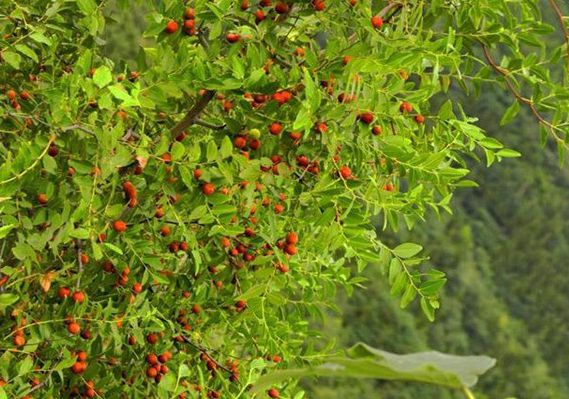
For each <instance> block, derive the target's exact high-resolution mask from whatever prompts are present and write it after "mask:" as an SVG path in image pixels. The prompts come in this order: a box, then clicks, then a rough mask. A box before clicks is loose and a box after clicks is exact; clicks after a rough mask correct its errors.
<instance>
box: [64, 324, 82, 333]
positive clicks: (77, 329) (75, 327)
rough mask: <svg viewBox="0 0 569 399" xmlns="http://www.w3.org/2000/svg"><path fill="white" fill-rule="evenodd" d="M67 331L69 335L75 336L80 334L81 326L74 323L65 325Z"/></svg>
mask: <svg viewBox="0 0 569 399" xmlns="http://www.w3.org/2000/svg"><path fill="white" fill-rule="evenodd" d="M67 331H69V333H70V334H73V335H77V334H79V333H80V332H81V326H80V325H79V324H77V323H75V322H73V323H69V324H68V325H67Z"/></svg>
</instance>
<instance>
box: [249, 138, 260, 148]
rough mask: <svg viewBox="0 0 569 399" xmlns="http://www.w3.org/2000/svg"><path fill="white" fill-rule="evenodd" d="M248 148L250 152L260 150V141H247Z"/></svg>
mask: <svg viewBox="0 0 569 399" xmlns="http://www.w3.org/2000/svg"><path fill="white" fill-rule="evenodd" d="M249 148H251V149H252V150H258V149H259V148H261V141H260V140H258V139H251V140H249Z"/></svg>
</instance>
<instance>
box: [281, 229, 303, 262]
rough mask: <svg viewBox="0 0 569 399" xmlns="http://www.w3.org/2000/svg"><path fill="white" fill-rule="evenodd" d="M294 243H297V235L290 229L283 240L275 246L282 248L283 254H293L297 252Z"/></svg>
mask: <svg viewBox="0 0 569 399" xmlns="http://www.w3.org/2000/svg"><path fill="white" fill-rule="evenodd" d="M296 244H298V235H297V234H296V233H295V232H292V231H291V232H289V233H288V234H287V235H286V237H285V239H284V240H280V241H278V242H277V248H278V249H280V250H282V251H283V252H284V253H285V254H287V255H290V256H293V255H296V254H297V253H298V249H297V248H296Z"/></svg>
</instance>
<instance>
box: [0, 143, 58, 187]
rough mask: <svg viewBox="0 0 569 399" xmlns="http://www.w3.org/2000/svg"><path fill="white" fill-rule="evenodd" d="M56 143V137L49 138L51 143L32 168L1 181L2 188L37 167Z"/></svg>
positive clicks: (33, 163)
mask: <svg viewBox="0 0 569 399" xmlns="http://www.w3.org/2000/svg"><path fill="white" fill-rule="evenodd" d="M54 141H55V135H52V136H51V137H50V138H49V141H48V143H47V145H46V146H45V148H44V150H43V151H42V153H41V154H40V156H39V157H37V158H36V159H35V160H34V162H32V164H31V165H30V166H28V167H27V168H26V169H24V170H23V171H21V172H20V173H18V174H17V175H15V176H12V177H11V178H9V179H7V180H3V181H0V186H1V185H2V184H6V183H10V182H12V181H14V180H17V179H19V178H20V177H22V176H24V175H25V174H26V173H28V172H29V171H31V170H32V169H33V168H35V167H36V165H37V164H38V163H39V161H40V160H41V159H42V158H43V157H44V156H45V154H47V152H48V150H49V147H51V145H52V144H53V142H54Z"/></svg>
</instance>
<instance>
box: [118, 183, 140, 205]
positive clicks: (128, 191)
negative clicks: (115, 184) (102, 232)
mask: <svg viewBox="0 0 569 399" xmlns="http://www.w3.org/2000/svg"><path fill="white" fill-rule="evenodd" d="M122 188H123V190H124V194H125V196H126V199H127V200H128V207H129V208H134V207H135V206H136V205H137V204H138V199H137V197H136V187H135V186H134V184H132V183H131V182H129V181H126V182H124V183H123V185H122Z"/></svg>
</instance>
